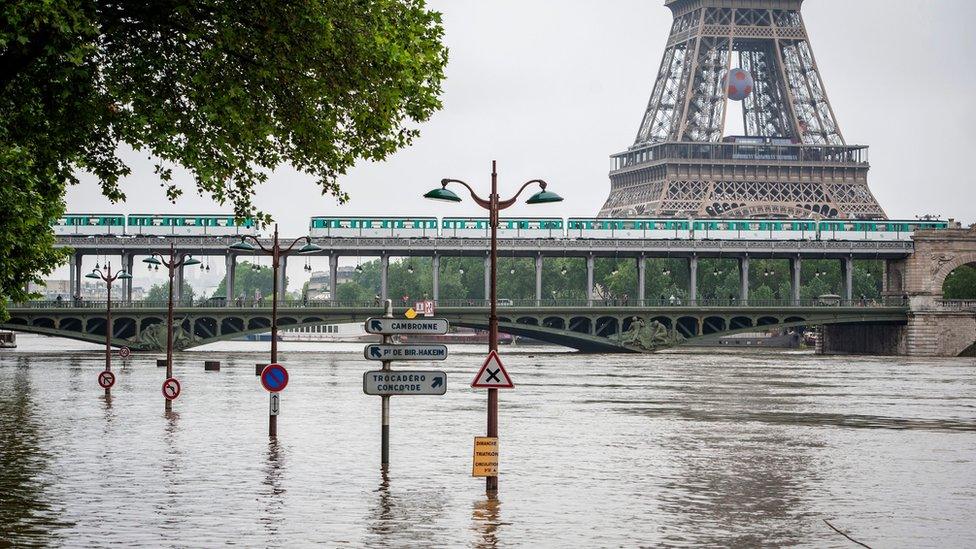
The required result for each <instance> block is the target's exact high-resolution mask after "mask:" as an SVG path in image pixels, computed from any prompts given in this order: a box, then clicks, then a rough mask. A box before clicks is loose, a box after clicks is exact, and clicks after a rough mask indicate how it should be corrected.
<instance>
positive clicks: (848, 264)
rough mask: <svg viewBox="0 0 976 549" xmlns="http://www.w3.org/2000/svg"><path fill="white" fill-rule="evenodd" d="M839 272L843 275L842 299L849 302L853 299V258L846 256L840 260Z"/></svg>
mask: <svg viewBox="0 0 976 549" xmlns="http://www.w3.org/2000/svg"><path fill="white" fill-rule="evenodd" d="M840 272H841V274H842V275H843V277H844V299H845V300H846V301H847V302H848V303H850V302H851V300H853V299H854V258H853V257H851V256H847V257H845V258H844V259H842V260H841V262H840Z"/></svg>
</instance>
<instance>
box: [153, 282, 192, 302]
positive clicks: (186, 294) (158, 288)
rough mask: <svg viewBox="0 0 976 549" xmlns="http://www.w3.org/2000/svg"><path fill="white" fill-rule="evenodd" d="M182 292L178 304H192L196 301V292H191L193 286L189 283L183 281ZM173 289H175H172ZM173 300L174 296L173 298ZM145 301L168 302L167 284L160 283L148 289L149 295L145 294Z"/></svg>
mask: <svg viewBox="0 0 976 549" xmlns="http://www.w3.org/2000/svg"><path fill="white" fill-rule="evenodd" d="M182 286H183V292H182V294H181V295H180V301H179V302H180V303H184V304H186V303H193V301H194V300H195V299H196V292H195V291H194V290H193V286H190V283H189V282H187V281H185V280H184V281H183V285H182ZM174 289H175V288H174ZM173 297H174V299H175V298H176V296H173ZM146 301H155V302H158V303H166V302H168V301H169V282H160V283H159V284H153V285H152V287H151V288H149V293H147V294H146Z"/></svg>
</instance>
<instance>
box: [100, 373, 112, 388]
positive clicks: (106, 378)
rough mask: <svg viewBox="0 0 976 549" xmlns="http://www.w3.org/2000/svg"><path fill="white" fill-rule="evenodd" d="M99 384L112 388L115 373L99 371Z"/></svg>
mask: <svg viewBox="0 0 976 549" xmlns="http://www.w3.org/2000/svg"><path fill="white" fill-rule="evenodd" d="M98 384H99V385H100V386H101V387H102V389H111V388H112V385H115V374H113V373H112V372H109V371H107V370H106V371H104V372H99V374H98Z"/></svg>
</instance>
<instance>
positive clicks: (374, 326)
mask: <svg viewBox="0 0 976 549" xmlns="http://www.w3.org/2000/svg"><path fill="white" fill-rule="evenodd" d="M369 327H370V330H371V331H373V332H382V331H383V321H382V320H376V319H370V321H369Z"/></svg>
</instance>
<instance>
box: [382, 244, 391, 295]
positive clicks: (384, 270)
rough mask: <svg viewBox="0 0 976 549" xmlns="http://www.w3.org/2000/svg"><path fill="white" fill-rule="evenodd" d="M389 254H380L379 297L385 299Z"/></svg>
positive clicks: (388, 274)
mask: <svg viewBox="0 0 976 549" xmlns="http://www.w3.org/2000/svg"><path fill="white" fill-rule="evenodd" d="M389 278H390V256H388V255H386V254H382V255H380V299H382V300H383V301H386V298H387V294H388V293H389V292H388V290H389Z"/></svg>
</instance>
